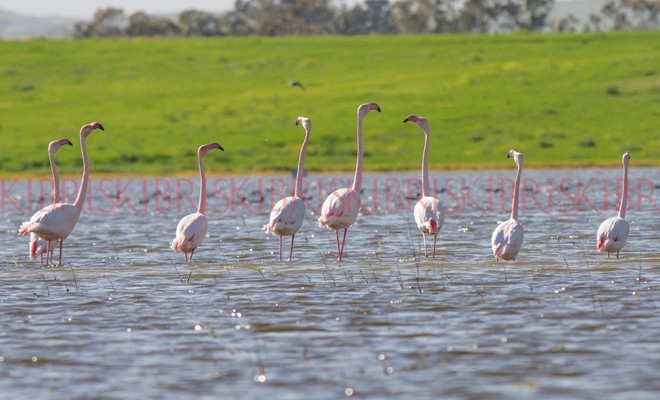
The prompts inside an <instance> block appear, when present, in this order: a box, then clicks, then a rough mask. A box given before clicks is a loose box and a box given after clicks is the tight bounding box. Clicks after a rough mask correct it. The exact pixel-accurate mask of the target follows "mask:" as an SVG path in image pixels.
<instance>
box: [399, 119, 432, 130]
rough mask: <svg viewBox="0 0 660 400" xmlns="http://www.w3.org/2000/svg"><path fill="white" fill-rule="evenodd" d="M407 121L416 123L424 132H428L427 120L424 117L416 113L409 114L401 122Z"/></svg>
mask: <svg viewBox="0 0 660 400" xmlns="http://www.w3.org/2000/svg"><path fill="white" fill-rule="evenodd" d="M408 121H410V122H414V123H416V124H417V125H419V127H420V128H422V130H424V133H427V134H428V132H429V121H428V120H427V119H426V118H424V117H420V116H417V115H409V116H407V117H406V119H404V120H403V122H404V123H406V122H408Z"/></svg>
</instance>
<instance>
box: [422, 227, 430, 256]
mask: <svg viewBox="0 0 660 400" xmlns="http://www.w3.org/2000/svg"><path fill="white" fill-rule="evenodd" d="M422 239H423V240H424V257H428V256H429V252H428V250H426V235H425V234H423V233H422Z"/></svg>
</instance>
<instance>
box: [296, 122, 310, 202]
mask: <svg viewBox="0 0 660 400" xmlns="http://www.w3.org/2000/svg"><path fill="white" fill-rule="evenodd" d="M308 142H309V131H308V130H307V129H305V140H303V144H302V147H301V148H300V156H299V157H298V170H297V171H296V188H295V189H294V191H293V196H294V197H298V198H299V197H300V196H301V195H302V181H303V171H304V168H305V153H306V152H307V143H308Z"/></svg>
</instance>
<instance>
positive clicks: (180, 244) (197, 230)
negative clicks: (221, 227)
mask: <svg viewBox="0 0 660 400" xmlns="http://www.w3.org/2000/svg"><path fill="white" fill-rule="evenodd" d="M214 149H219V150H222V151H224V150H225V149H223V148H222V146H220V145H219V144H217V143H209V144H205V145H202V146H199V149H198V150H197V162H198V164H199V205H198V206H197V212H194V213H192V214H188V215H186V216H185V217H183V218H181V221H179V224H178V225H177V227H176V236H175V237H174V240H172V250H174V251H177V250H178V251H182V252H183V253H184V254H185V256H186V262H187V263H189V262H192V258H193V253H195V249H196V248H197V247H198V246H199V245H200V244H201V243H202V241H203V240H204V236H206V230H207V229H208V226H209V224H208V222H207V221H206V216H205V215H204V213H205V212H206V175H205V174H204V156H205V155H206V153H208V152H209V151H211V150H214ZM188 253H190V256H188Z"/></svg>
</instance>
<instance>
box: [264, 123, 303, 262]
mask: <svg viewBox="0 0 660 400" xmlns="http://www.w3.org/2000/svg"><path fill="white" fill-rule="evenodd" d="M296 125H302V126H303V128H305V140H304V141H303V144H302V147H301V148H300V156H299V157H298V170H297V171H296V188H295V190H294V191H293V196H289V197H285V198H283V199H282V200H280V201H278V202H277V204H275V207H273V210H272V211H271V212H270V222H268V225H266V233H272V234H274V235H277V236H279V237H280V261H282V237H283V236H291V249H290V250H289V261H291V257H292V256H293V239H294V238H295V237H296V232H298V230H299V229H300V227H301V226H302V223H303V219H304V218H305V211H306V208H305V203H304V202H303V201H302V199H301V196H302V180H303V168H304V163H305V152H306V151H307V143H308V142H309V134H310V132H311V131H312V121H311V120H310V119H309V118H305V117H298V119H297V120H296Z"/></svg>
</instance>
